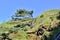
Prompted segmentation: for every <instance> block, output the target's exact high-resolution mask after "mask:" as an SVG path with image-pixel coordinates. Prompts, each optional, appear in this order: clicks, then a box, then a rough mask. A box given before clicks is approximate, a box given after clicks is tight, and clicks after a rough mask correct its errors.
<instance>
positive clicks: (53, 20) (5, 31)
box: [0, 10, 60, 40]
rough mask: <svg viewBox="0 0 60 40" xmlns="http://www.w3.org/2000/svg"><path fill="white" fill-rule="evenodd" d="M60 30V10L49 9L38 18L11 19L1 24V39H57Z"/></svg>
mask: <svg viewBox="0 0 60 40" xmlns="http://www.w3.org/2000/svg"><path fill="white" fill-rule="evenodd" d="M59 31H60V10H49V11H45V12H43V13H42V14H41V15H39V16H38V17H36V18H25V19H22V20H9V21H8V22H4V23H2V24H0V39H1V40H2V39H4V38H6V39H7V40H55V39H54V37H55V36H56V34H57V33H58V32H59Z"/></svg>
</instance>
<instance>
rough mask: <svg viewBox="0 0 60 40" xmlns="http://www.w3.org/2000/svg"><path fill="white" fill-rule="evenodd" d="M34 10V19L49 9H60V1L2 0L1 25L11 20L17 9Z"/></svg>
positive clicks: (0, 9) (0, 0)
mask: <svg viewBox="0 0 60 40" xmlns="http://www.w3.org/2000/svg"><path fill="white" fill-rule="evenodd" d="M20 8H24V9H27V10H34V14H33V16H34V17H37V16H38V15H39V14H40V13H42V12H43V11H45V10H49V9H60V0H0V23H1V22H5V21H8V20H10V19H11V16H12V15H13V14H14V13H15V12H16V10H17V9H20Z"/></svg>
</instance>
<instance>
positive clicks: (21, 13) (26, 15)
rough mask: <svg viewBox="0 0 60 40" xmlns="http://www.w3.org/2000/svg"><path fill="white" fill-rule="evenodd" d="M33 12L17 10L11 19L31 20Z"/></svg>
mask: <svg viewBox="0 0 60 40" xmlns="http://www.w3.org/2000/svg"><path fill="white" fill-rule="evenodd" d="M32 14H33V11H27V10H25V9H19V10H17V12H16V13H15V15H13V16H12V19H14V20H16V19H19V20H20V19H24V18H32V17H33V16H32Z"/></svg>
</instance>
